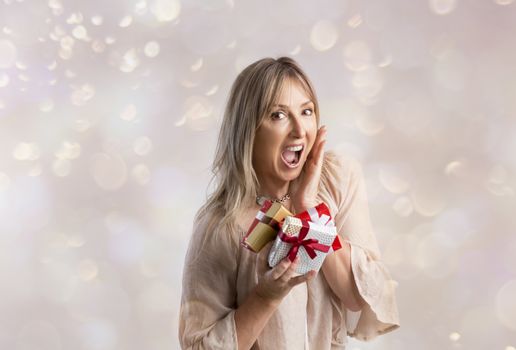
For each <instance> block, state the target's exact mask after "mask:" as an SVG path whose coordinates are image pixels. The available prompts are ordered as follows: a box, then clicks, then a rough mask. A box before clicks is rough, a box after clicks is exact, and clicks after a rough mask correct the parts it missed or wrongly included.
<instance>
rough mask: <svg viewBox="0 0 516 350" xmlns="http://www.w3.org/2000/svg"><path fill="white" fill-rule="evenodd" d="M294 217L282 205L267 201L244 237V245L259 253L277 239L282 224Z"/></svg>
mask: <svg viewBox="0 0 516 350" xmlns="http://www.w3.org/2000/svg"><path fill="white" fill-rule="evenodd" d="M292 215H293V214H292V213H291V212H290V211H288V209H287V208H285V207H284V206H283V205H281V203H278V202H274V203H272V202H271V201H269V200H267V201H265V203H264V204H263V206H262V207H261V208H260V210H259V211H258V213H257V214H256V217H255V218H254V220H253V223H252V224H251V226H250V227H249V230H248V231H247V233H246V235H245V236H244V238H243V240H242V245H243V246H244V247H246V248H247V249H249V250H251V251H253V252H255V253H258V252H259V251H260V250H261V249H262V248H263V247H264V246H265V245H266V244H267V243H268V242H269V241H272V240H274V239H275V238H276V235H277V234H278V231H279V229H280V226H279V224H280V222H282V221H283V219H284V218H285V217H287V216H292Z"/></svg>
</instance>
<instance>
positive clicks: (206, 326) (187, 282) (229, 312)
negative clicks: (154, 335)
mask: <svg viewBox="0 0 516 350" xmlns="http://www.w3.org/2000/svg"><path fill="white" fill-rule="evenodd" d="M205 231H206V229H205V226H203V225H198V226H197V227H196V228H194V234H193V235H192V237H191V240H190V243H189V247H188V252H187V254H186V258H185V264H184V269H183V286H182V296H181V306H180V312H179V341H180V344H181V348H182V349H236V348H237V347H238V346H237V335H236V328H235V319H234V314H235V309H236V306H235V299H236V286H235V283H236V282H235V281H236V272H237V270H236V269H237V251H238V250H237V249H236V248H235V247H234V246H233V245H232V242H231V239H230V237H229V233H228V234H227V235H225V232H219V234H218V235H214V234H213V233H212V232H205ZM204 235H208V236H206V240H205V243H204V244H203V243H202V242H203V238H204ZM201 246H202V248H201Z"/></svg>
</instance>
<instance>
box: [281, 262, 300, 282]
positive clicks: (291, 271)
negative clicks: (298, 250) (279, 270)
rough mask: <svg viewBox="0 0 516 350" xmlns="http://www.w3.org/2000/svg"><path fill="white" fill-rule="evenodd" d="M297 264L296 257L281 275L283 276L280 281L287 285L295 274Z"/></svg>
mask: <svg viewBox="0 0 516 350" xmlns="http://www.w3.org/2000/svg"><path fill="white" fill-rule="evenodd" d="M298 264H299V256H296V258H295V259H294V261H293V262H292V264H290V266H289V267H288V269H287V271H285V273H284V274H283V276H281V277H280V279H281V280H282V281H283V282H285V283H287V282H289V281H290V279H291V278H292V277H293V276H294V275H295V274H296V273H297V272H296V269H297V266H298Z"/></svg>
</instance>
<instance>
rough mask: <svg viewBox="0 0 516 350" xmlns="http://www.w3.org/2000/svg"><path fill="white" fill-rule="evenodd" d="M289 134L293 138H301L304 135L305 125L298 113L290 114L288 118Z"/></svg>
mask: <svg viewBox="0 0 516 350" xmlns="http://www.w3.org/2000/svg"><path fill="white" fill-rule="evenodd" d="M290 125H291V130H290V135H291V136H292V137H294V138H297V139H301V138H303V137H305V136H306V130H305V126H304V124H303V122H302V120H301V117H300V116H298V115H292V118H290Z"/></svg>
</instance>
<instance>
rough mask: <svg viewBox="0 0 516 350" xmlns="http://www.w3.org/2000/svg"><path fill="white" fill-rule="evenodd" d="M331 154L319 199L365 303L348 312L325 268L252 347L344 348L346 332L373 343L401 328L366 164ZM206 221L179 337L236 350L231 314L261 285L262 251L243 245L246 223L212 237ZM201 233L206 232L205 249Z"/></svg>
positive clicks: (187, 268) (197, 345) (190, 267)
mask: <svg viewBox="0 0 516 350" xmlns="http://www.w3.org/2000/svg"><path fill="white" fill-rule="evenodd" d="M330 155H331V154H329V153H327V154H325V163H326V164H328V170H329V171H328V173H327V174H328V176H327V177H326V181H321V186H326V189H327V191H326V192H327V193H328V194H329V197H328V198H325V197H324V196H323V195H320V198H319V199H320V200H321V201H324V202H325V203H326V204H327V205H328V206H329V208H330V211H331V213H332V216H333V217H334V219H335V224H336V226H337V232H338V233H339V235H340V237H341V240H342V241H344V242H349V243H350V245H351V266H352V270H353V274H354V277H355V282H356V284H357V287H358V291H359V292H360V294H361V296H362V297H363V298H364V300H365V301H366V302H367V304H366V305H365V306H364V307H363V308H362V310H361V311H359V312H356V313H354V312H351V311H350V310H348V309H346V307H345V306H344V304H343V303H342V302H341V301H340V299H339V298H338V297H337V296H336V295H335V294H334V293H333V291H332V290H331V288H330V287H329V285H328V283H327V281H326V279H325V278H324V274H323V272H322V269H321V270H320V271H319V273H318V274H317V275H316V277H315V278H314V279H313V280H311V281H309V282H308V283H302V284H300V285H297V286H295V287H294V288H293V289H292V290H291V291H290V293H289V294H288V295H287V296H286V297H285V298H284V299H283V301H282V302H281V304H280V306H279V307H278V309H277V310H276V312H275V313H274V314H273V315H272V317H271V318H270V320H269V322H268V323H267V325H266V326H265V328H264V330H263V331H262V333H261V334H260V336H259V337H258V339H257V340H256V342H255V343H254V346H253V347H252V349H253V350H256V349H260V350H273V349H274V350H281V349H288V350H290V349H293V350H297V349H312V350H319V349H345V346H346V343H347V336H348V335H349V336H352V337H355V338H357V339H360V340H370V339H373V338H375V337H376V336H378V335H380V334H383V333H386V332H389V331H392V330H394V329H396V328H398V327H399V317H398V309H397V304H396V299H395V288H396V285H397V283H396V282H395V281H394V280H392V278H391V276H390V274H389V272H388V271H387V269H386V267H385V265H384V263H383V262H382V260H381V255H380V251H379V249H378V245H377V241H376V237H375V235H374V232H373V230H372V227H371V222H370V218H369V209H368V205H367V194H366V188H365V182H364V178H363V174H362V167H361V165H360V163H359V162H358V161H356V160H355V159H354V158H352V157H349V156H338V157H337V156H335V155H331V157H332V158H333V161H331V162H329V161H328V157H330ZM203 226H205V225H204V224H203V223H202V222H197V223H195V225H194V230H193V231H194V232H193V235H192V237H191V240H190V244H189V248H188V252H187V254H186V259H185V264H184V271H183V286H182V288H183V289H182V298H181V308H180V314H179V340H180V343H181V347H182V348H183V349H237V334H236V329H235V319H234V313H235V309H236V308H237V307H238V306H239V305H240V304H241V303H242V302H243V301H244V300H245V298H246V296H247V295H248V293H249V292H250V291H251V290H252V289H253V288H254V287H255V286H256V284H257V282H258V274H257V269H256V266H257V257H258V255H257V254H256V253H253V252H251V251H249V250H247V249H245V248H243V247H242V246H240V245H239V242H240V240H241V239H242V237H243V235H244V234H245V229H246V227H241V229H240V230H239V231H238V232H219V233H220V234H219V235H217V236H215V235H212V234H211V233H212V232H206V231H205V230H204V227H203ZM204 235H209V236H207V237H206V243H205V245H204V247H203V249H202V252H201V251H200V242H201V240H202V239H203V236H204ZM214 237H217V238H214Z"/></svg>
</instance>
